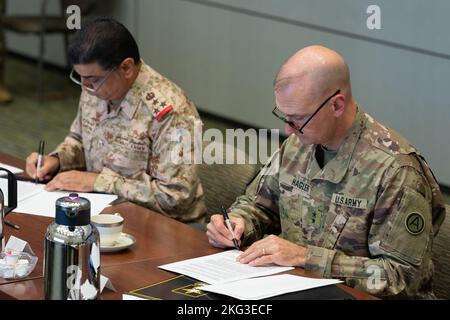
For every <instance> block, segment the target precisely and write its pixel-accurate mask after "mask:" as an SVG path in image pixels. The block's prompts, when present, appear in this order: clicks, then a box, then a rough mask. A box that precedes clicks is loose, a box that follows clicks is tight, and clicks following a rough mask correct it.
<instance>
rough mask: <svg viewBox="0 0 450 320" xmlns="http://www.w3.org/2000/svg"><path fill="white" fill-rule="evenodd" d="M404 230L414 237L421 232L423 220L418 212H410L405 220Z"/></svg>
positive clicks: (423, 226) (423, 224)
mask: <svg viewBox="0 0 450 320" xmlns="http://www.w3.org/2000/svg"><path fill="white" fill-rule="evenodd" d="M405 226H406V230H407V231H408V232H409V233H410V234H412V235H414V236H416V235H419V234H421V233H422V232H423V230H424V229H425V219H424V218H423V216H422V215H421V214H420V213H418V212H411V213H410V214H408V216H407V217H406V219H405Z"/></svg>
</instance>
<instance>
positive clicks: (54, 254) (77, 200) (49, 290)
mask: <svg viewBox="0 0 450 320" xmlns="http://www.w3.org/2000/svg"><path fill="white" fill-rule="evenodd" d="M44 256H45V259H44V291H45V292H44V294H45V298H46V299H50V300H69V299H70V300H93V299H96V298H97V297H98V296H99V294H100V236H99V233H98V230H97V228H96V227H95V226H93V225H92V224H91V206H90V202H89V200H88V199H86V198H82V197H79V196H78V194H77V193H71V194H70V195H69V196H68V197H63V198H59V199H58V200H56V217H55V222H53V223H52V224H50V225H49V226H48V228H47V233H46V235H45V247H44Z"/></svg>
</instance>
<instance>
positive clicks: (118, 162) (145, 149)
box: [105, 140, 149, 177]
mask: <svg viewBox="0 0 450 320" xmlns="http://www.w3.org/2000/svg"><path fill="white" fill-rule="evenodd" d="M106 159H107V161H108V163H105V166H107V167H109V168H110V169H112V170H113V171H115V172H118V173H120V174H121V175H123V176H126V177H133V176H135V175H136V174H138V173H140V172H142V171H146V170H147V166H148V159H149V146H148V145H145V144H144V143H142V142H139V143H136V142H134V141H132V140H127V141H123V140H119V141H118V140H116V141H114V142H113V143H112V144H111V146H110V148H109V152H108V155H107V156H106Z"/></svg>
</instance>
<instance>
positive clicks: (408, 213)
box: [207, 46, 445, 298]
mask: <svg viewBox="0 0 450 320" xmlns="http://www.w3.org/2000/svg"><path fill="white" fill-rule="evenodd" d="M274 90H275V97H276V105H277V107H276V108H275V109H274V114H275V115H276V116H277V117H279V118H281V119H282V120H283V121H285V122H286V123H287V125H286V131H287V133H288V134H290V136H289V138H288V139H287V140H286V141H285V142H284V143H283V145H282V146H281V148H280V150H279V151H278V152H276V153H275V154H274V155H273V157H272V158H271V160H270V161H269V163H268V164H267V165H266V166H265V167H264V168H263V169H262V171H261V172H260V173H259V175H258V176H257V177H256V179H255V180H254V181H253V182H252V183H251V184H250V185H249V187H248V188H247V191H246V194H245V195H243V196H241V197H239V198H238V199H237V201H236V202H235V203H234V204H233V205H232V207H231V208H230V209H229V211H230V216H231V220H232V223H233V225H234V231H235V234H236V237H237V238H239V240H240V241H242V242H243V244H246V243H248V244H251V245H250V247H249V248H248V249H247V250H245V252H244V253H242V254H241V255H240V256H239V257H238V260H239V261H240V262H242V263H249V264H250V265H252V266H260V265H266V264H270V263H274V264H277V265H283V266H298V267H303V268H304V269H305V270H309V271H313V272H316V273H318V274H319V275H321V276H323V277H333V278H340V279H342V280H344V281H345V283H346V284H347V285H349V286H351V287H355V288H357V289H360V290H363V291H366V292H368V293H371V294H373V295H377V296H380V297H387V296H397V297H411V298H432V297H433V292H432V287H431V278H432V274H433V264H432V261H431V249H432V243H433V237H434V236H435V235H436V234H437V232H438V230H439V227H440V224H441V223H442V220H443V219H444V215H445V211H444V210H445V209H444V205H443V200H442V196H441V194H440V191H439V187H438V185H437V183H436V181H435V179H434V177H433V175H432V173H431V171H430V169H429V168H428V166H427V164H426V163H425V161H424V160H423V158H422V157H421V156H420V154H419V153H418V151H417V150H416V149H415V148H414V147H413V146H411V145H410V144H409V142H408V141H406V140H405V139H404V138H403V137H401V136H400V135H399V134H397V133H396V132H394V131H393V130H391V129H388V128H386V127H384V126H383V125H381V124H380V123H378V122H377V121H376V120H374V119H373V118H372V117H371V116H369V115H368V114H367V113H365V112H364V111H363V110H362V109H361V108H360V107H359V106H358V105H357V104H356V102H355V101H354V100H353V98H352V92H351V86H350V77H349V70H348V67H347V64H346V63H345V61H344V60H343V58H342V57H341V56H340V55H338V54H337V53H336V52H334V51H332V50H329V49H327V48H324V47H320V46H312V47H307V48H305V49H303V50H300V51H299V52H297V53H296V54H295V55H294V56H293V57H291V58H290V59H289V60H288V61H287V62H286V63H285V64H284V66H283V67H282V68H281V70H280V72H279V74H278V76H277V78H276V81H275V87H274ZM207 228H208V230H207V235H208V237H209V241H210V243H211V244H212V245H214V246H216V247H232V246H233V242H232V235H231V234H230V232H229V231H228V230H227V228H226V227H225V226H224V223H223V218H222V216H221V215H213V216H212V217H211V221H210V223H209V224H208V226H207ZM266 234H271V235H269V236H267V237H264V235H266ZM274 234H275V235H274ZM263 237H264V238H263Z"/></svg>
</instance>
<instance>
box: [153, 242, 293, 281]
mask: <svg viewBox="0 0 450 320" xmlns="http://www.w3.org/2000/svg"><path fill="white" fill-rule="evenodd" d="M240 254H241V252H240V251H237V250H229V251H224V252H221V253H217V254H212V255H208V256H203V257H199V258H194V259H188V260H183V261H179V262H174V263H169V264H165V265H162V266H159V267H158V268H161V269H164V270H167V271H172V272H175V273H181V274H184V275H187V276H189V277H192V278H195V279H198V280H201V281H203V282H206V283H209V284H222V283H227V282H232V281H237V280H242V279H248V278H253V277H260V276H267V275H271V274H275V273H279V272H283V271H287V270H291V269H294V268H292V267H279V266H268V267H252V266H249V265H248V264H242V263H240V262H237V261H236V257H237V256H238V255H240Z"/></svg>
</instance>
